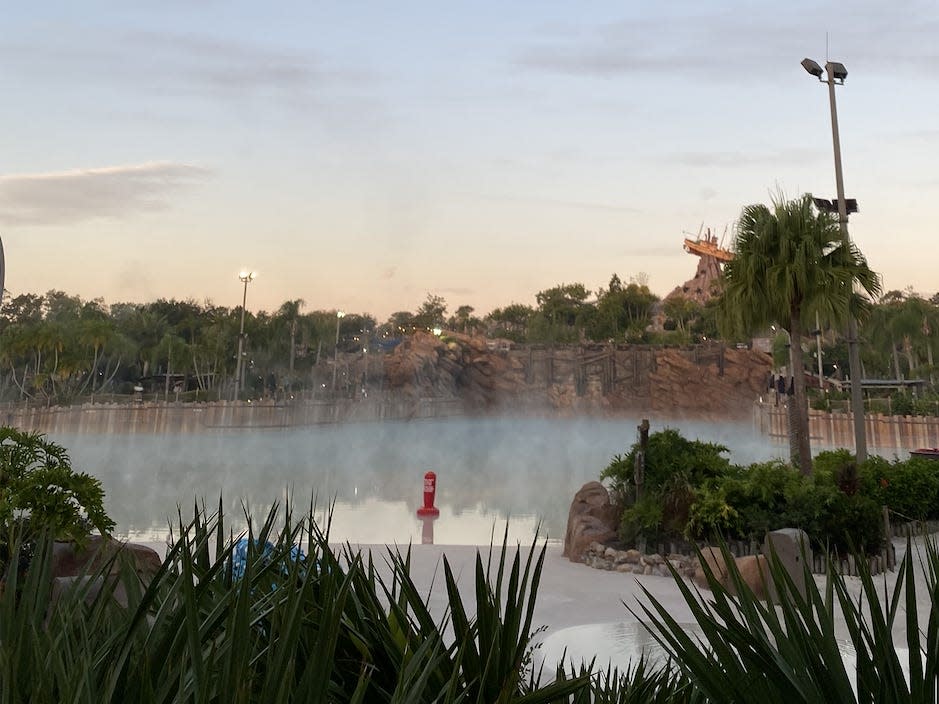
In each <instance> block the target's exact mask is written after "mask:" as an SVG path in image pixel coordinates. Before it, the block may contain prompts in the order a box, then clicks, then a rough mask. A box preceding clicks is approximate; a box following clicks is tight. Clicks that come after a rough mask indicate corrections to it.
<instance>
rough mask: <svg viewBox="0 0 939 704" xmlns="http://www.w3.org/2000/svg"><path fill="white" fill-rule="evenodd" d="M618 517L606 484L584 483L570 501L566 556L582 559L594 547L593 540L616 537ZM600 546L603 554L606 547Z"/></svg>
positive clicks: (572, 559) (608, 539)
mask: <svg viewBox="0 0 939 704" xmlns="http://www.w3.org/2000/svg"><path fill="white" fill-rule="evenodd" d="M618 519H619V516H618V514H617V511H616V508H615V507H614V506H613V505H612V504H611V503H610V494H609V492H608V491H607V490H606V487H605V486H603V484H601V483H600V482H588V483H586V484H584V485H583V486H582V487H581V488H580V491H578V492H577V493H576V494H575V495H574V500H573V502H571V509H570V512H569V513H568V517H567V531H566V532H565V534H564V556H565V557H567V558H568V559H569V560H570V561H571V562H583V560H584V553H585V552H587V549H588V548H592V547H593V546H592V543H595V542H596V543H601V544H602V543H606V542H610V541H613V540H615V539H616V529H617V527H618V524H619V520H618ZM601 547H602V552H601V554H604V553H605V552H606V547H605V546H601Z"/></svg>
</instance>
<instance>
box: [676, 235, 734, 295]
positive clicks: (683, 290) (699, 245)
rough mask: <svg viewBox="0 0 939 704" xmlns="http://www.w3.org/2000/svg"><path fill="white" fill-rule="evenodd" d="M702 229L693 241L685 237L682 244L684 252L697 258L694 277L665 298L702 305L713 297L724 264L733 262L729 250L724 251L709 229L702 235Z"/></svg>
mask: <svg viewBox="0 0 939 704" xmlns="http://www.w3.org/2000/svg"><path fill="white" fill-rule="evenodd" d="M703 229H704V226H703V225H702V227H701V229H699V230H698V236H697V237H696V238H695V239H691V238H689V237H685V242H684V249H685V251H686V252H688V254H693V255H694V256H696V257H698V265H697V267H696V268H695V273H694V277H692V278H691V279H689V280H688V281H686V282H685V283H684V284H682V285H681V286H678V287H677V288H675V290H674V291H672V292H671V293H670V294H668V296H667V298H671V297H673V296H684V297H685V298H689V299H691V300H692V301H694V302H695V303H700V304H701V305H704V304H705V303H707V302H708V301H709V300H711V298H712V297H713V296H714V292H715V287H716V286H717V284H718V282H719V281H720V278H721V273H722V270H723V266H724V264H726V263H727V262H729V261H732V260H733V258H734V253H733V252H731V251H730V250H729V249H724V247H723V246H722V243H721V242H720V241H719V240H718V239H717V236H716V235H713V234H711V228H708V229H707V230H706V231H705V232H704V233H702V232H701V230H703ZM725 234H726V232H725ZM722 239H723V238H722Z"/></svg>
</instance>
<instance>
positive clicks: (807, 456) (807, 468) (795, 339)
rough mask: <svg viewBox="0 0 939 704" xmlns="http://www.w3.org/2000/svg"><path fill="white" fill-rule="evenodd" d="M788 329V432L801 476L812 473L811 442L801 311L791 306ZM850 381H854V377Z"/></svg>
mask: <svg viewBox="0 0 939 704" xmlns="http://www.w3.org/2000/svg"><path fill="white" fill-rule="evenodd" d="M790 327H791V329H790V330H789V366H790V367H792V370H791V372H792V391H793V395H792V398H791V399H790V403H791V404H792V405H793V406H794V408H793V409H792V411H791V413H790V418H792V419H793V420H794V421H795V423H793V424H792V425H791V426H790V428H789V432H790V433H792V434H793V435H794V437H793V441H794V444H796V445H797V448H798V465H797V466H798V468H799V472H800V473H801V474H802V475H803V476H811V474H812V444H811V439H810V438H809V409H808V402H807V399H806V395H805V374H804V373H803V371H802V320H801V311H800V310H799V308H798V307H795V306H794V307H793V308H792V312H791V321H790ZM851 383H855V381H854V379H852V380H851Z"/></svg>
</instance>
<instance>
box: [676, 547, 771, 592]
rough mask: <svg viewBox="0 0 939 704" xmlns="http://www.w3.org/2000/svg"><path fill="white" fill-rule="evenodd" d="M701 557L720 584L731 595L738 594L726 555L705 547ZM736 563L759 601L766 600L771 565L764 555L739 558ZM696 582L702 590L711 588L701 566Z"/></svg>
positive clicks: (698, 569) (696, 573)
mask: <svg viewBox="0 0 939 704" xmlns="http://www.w3.org/2000/svg"><path fill="white" fill-rule="evenodd" d="M701 556H702V557H703V558H704V561H705V563H706V564H707V566H708V567H710V568H711V572H712V573H713V575H714V577H715V579H717V581H718V583H719V584H720V585H721V586H722V587H724V588H725V589H726V590H727V591H728V592H730V593H731V594H736V593H737V590H736V588H735V587H734V583H733V580H732V579H731V577H730V573H729V571H728V569H727V563H726V562H725V561H724V555H723V554H722V553H721V550H720V548H718V547H713V546H708V547H705V548H703V549H702V550H701ZM734 563H735V564H736V566H737V571H738V572H740V577H741V578H742V579H743V582H744V583H745V584H746V585H747V586H748V587H749V588H750V590H751V591H752V592H753V593H754V594H755V595H756V596H757V597H758V598H759V599H766V596H767V594H768V590H767V587H766V581H765V580H768V579H769V563H768V562H767V560H766V558H765V557H764V556H763V555H747V556H745V557H738V558H737V559H736V560H734ZM694 581H695V584H697V585H698V586H699V587H701V588H702V589H710V588H711V587H710V584H709V583H708V580H707V577H706V576H705V572H704V568H703V567H702V566H700V565H699V566H698V568H697V569H696V570H695V572H694Z"/></svg>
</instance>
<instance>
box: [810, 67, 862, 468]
mask: <svg viewBox="0 0 939 704" xmlns="http://www.w3.org/2000/svg"><path fill="white" fill-rule="evenodd" d="M802 68H804V69H805V70H806V71H808V72H809V73H810V74H811V75H813V76H815V77H816V78H817V79H818V80H819V81H820V82H821V83H827V84H828V102H829V105H830V107H831V140H832V145H833V147H834V151H835V187H836V188H837V190H838V224H839V225H840V226H841V239H842V242H843V246H844V247H845V253H848V252H850V249H849V248H850V246H851V238H850V236H849V235H848V202H847V200H846V199H845V197H844V178H843V176H842V173H841V137H840V135H839V134H838V107H837V105H836V104H835V85H844V79H846V78H847V77H848V69H846V68H845V67H844V64H841V63H838V62H837V61H828V62H827V63H826V64H825V73H826V75H827V78H822V67H821V66H819V65H818V64H817V63H816V62H815V61H813V60H812V59H803V60H802ZM852 283H853V282H852ZM848 371H849V372H850V374H851V414H852V415H853V416H854V452H855V455H856V457H857V461H858V463H861V462H864V461H865V460H866V459H867V435H866V434H865V430H864V391H863V389H862V388H861V354H860V350H859V349H858V331H857V320H856V319H855V317H854V315H853V314H850V313H849V315H848Z"/></svg>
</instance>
